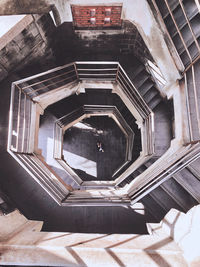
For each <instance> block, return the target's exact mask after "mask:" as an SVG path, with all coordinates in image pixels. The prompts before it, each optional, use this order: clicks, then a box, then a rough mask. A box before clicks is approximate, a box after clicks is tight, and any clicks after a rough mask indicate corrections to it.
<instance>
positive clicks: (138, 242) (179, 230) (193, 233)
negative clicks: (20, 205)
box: [0, 205, 200, 267]
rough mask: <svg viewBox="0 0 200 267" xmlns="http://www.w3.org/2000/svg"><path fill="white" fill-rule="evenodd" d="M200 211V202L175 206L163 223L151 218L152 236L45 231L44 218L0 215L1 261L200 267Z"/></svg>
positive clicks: (49, 263) (6, 262)
mask: <svg viewBox="0 0 200 267" xmlns="http://www.w3.org/2000/svg"><path fill="white" fill-rule="evenodd" d="M199 216H200V206H199V205H198V206H195V207H193V208H192V209H191V210H189V211H188V212H187V213H186V214H184V213H182V212H180V211H178V210H176V209H171V210H170V211H169V212H168V213H167V214H166V216H165V217H164V219H163V220H161V221H160V223H147V228H148V231H149V235H136V234H135V235H134V234H126V235H119V234H86V233H84V234H81V233H66V232H62V233H56V232H41V226H42V222H39V221H29V220H27V219H26V218H25V217H24V216H22V215H21V214H19V212H18V211H15V212H13V213H10V214H9V215H7V216H4V217H0V226H1V229H2V231H1V234H0V253H1V264H3V265H4V264H6V265H7V264H8V263H9V264H17V265H18V264H23V265H33V264H37V265H45V266H69V265H70V266H94V264H95V265H96V266H113V267H115V266H119V264H120V266H133V264H134V266H138V267H139V266H152V267H154V266H176V267H184V266H185V267H187V266H191V267H192V266H198V262H199V259H200V258H199V257H200V249H199V246H197V245H196V244H197V243H198V240H199V233H200V231H199ZM5 225H6V226H7V225H9V226H10V227H9V228H8V227H5ZM196 242H197V243H196ZM191 248H192V250H191ZM13 255H14V257H13ZM97 259H98V260H97Z"/></svg>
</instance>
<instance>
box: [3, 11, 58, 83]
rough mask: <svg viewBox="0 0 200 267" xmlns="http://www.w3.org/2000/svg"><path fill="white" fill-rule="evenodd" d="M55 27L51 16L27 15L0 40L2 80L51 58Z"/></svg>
mask: <svg viewBox="0 0 200 267" xmlns="http://www.w3.org/2000/svg"><path fill="white" fill-rule="evenodd" d="M54 30H55V26H54V24H53V21H52V19H51V17H50V15H49V14H46V15H41V16H39V15H34V16H32V15H27V16H25V17H24V18H23V19H22V20H21V21H20V22H19V23H18V24H16V25H15V26H14V27H13V28H12V29H11V30H10V31H8V32H7V33H6V34H5V35H3V36H2V37H1V38H0V80H3V79H4V78H5V77H6V76H7V75H8V73H9V72H13V71H16V70H19V69H21V68H23V67H24V66H25V65H26V64H28V63H30V62H33V61H35V62H36V61H41V59H42V58H44V57H46V58H48V57H50V56H51V54H52V51H51V48H50V40H51V36H52V34H53V32H54Z"/></svg>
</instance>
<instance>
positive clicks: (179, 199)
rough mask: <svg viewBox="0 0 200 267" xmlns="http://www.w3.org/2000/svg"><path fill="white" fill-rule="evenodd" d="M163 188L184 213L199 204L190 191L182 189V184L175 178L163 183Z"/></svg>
mask: <svg viewBox="0 0 200 267" xmlns="http://www.w3.org/2000/svg"><path fill="white" fill-rule="evenodd" d="M160 186H161V188H162V189H164V190H165V192H166V193H167V194H168V195H169V196H170V197H171V198H172V199H173V200H174V201H176V203H177V204H178V205H179V206H180V207H181V208H182V210H183V211H184V212H187V211H188V210H189V209H191V208H192V207H193V206H195V205H197V204H198V202H197V201H196V200H195V199H194V198H193V197H192V196H191V194H190V193H188V191H186V190H185V189H184V187H182V183H181V184H180V183H178V182H177V181H176V180H174V179H173V178H170V179H169V180H167V181H165V182H164V183H162V184H161V185H160Z"/></svg>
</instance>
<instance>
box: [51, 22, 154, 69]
mask: <svg viewBox="0 0 200 267" xmlns="http://www.w3.org/2000/svg"><path fill="white" fill-rule="evenodd" d="M52 47H53V51H54V55H55V58H56V60H57V64H58V65H62V64H64V63H67V62H70V61H78V60H100V61H102V60H113V61H117V60H120V59H121V58H127V62H128V61H129V60H130V55H135V56H136V57H138V58H139V59H140V60H142V61H144V58H149V59H151V56H150V53H149V51H148V49H147V47H146V46H145V44H144V42H143V40H142V38H141V36H140V34H139V32H138V31H137V28H136V27H135V26H134V25H133V24H132V23H130V22H129V21H124V22H123V28H122V29H121V30H111V31H108V32H107V31H75V32H74V30H73V25H72V23H63V24H62V25H61V26H59V27H58V28H57V30H56V32H55V38H54V44H53V46H52ZM133 58H134V57H133ZM130 63H131V62H130Z"/></svg>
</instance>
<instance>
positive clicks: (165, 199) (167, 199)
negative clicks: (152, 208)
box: [150, 186, 183, 212]
mask: <svg viewBox="0 0 200 267" xmlns="http://www.w3.org/2000/svg"><path fill="white" fill-rule="evenodd" d="M150 196H151V197H152V198H153V199H154V200H155V201H156V202H158V203H159V205H161V206H162V207H163V209H164V210H165V211H166V212H168V211H169V210H170V209H171V208H175V209H177V210H181V211H183V209H182V207H181V206H180V205H179V204H178V203H177V202H176V201H175V200H174V199H172V197H171V196H170V195H169V194H168V193H166V191H165V190H163V188H162V187H161V186H158V187H157V188H156V189H154V190H152V191H151V192H150Z"/></svg>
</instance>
